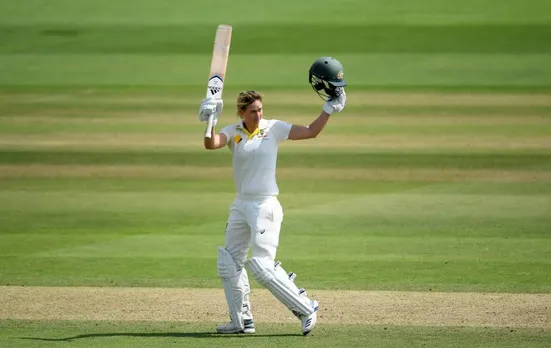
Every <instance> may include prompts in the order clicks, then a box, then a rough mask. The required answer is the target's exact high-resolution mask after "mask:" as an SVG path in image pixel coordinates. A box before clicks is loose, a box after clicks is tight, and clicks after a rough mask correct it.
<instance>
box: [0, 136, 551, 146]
mask: <svg viewBox="0 0 551 348" xmlns="http://www.w3.org/2000/svg"><path fill="white" fill-rule="evenodd" d="M2 146H3V147H10V148H16V147H20V148H27V149H28V148H71V149H79V148H80V149H83V148H84V149H85V148H96V149H109V148H113V149H118V150H120V149H124V148H128V149H140V148H143V149H151V148H171V149H182V150H186V149H194V150H197V149H202V148H203V137H202V135H201V134H200V132H199V133H197V134H195V133H194V134H184V133H182V134H178V133H49V134H25V135H23V134H3V135H2V137H1V138H0V147H2ZM550 148H551V137H550V136H532V137H511V136H506V135H501V136H498V135H484V136H481V135H478V136H471V135H468V134H467V135H450V136H446V135H441V134H438V135H406V134H404V135H393V134H390V135H369V134H367V135H364V134H357V135H348V134H322V135H321V136H320V137H319V138H317V139H314V140H307V141H286V142H283V143H282V144H281V149H282V150H283V149H298V150H300V149H334V150H384V149H388V150H397V149H398V150H399V149H404V150H409V149H415V150H423V149H427V150H435V149H443V150H453V149H456V150H483V149H488V150H507V149H526V150H529V149H550Z"/></svg>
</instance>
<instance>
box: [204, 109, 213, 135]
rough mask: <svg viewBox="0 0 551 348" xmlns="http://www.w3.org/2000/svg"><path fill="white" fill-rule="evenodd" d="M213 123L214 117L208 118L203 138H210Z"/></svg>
mask: <svg viewBox="0 0 551 348" xmlns="http://www.w3.org/2000/svg"><path fill="white" fill-rule="evenodd" d="M213 123H214V115H210V116H209V120H208V122H207V129H206V130H205V138H209V139H210V138H211V137H212V124H213Z"/></svg>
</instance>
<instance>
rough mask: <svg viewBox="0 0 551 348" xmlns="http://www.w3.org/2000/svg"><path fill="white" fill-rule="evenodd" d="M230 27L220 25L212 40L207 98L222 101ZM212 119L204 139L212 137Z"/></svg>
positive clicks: (212, 118)
mask: <svg viewBox="0 0 551 348" xmlns="http://www.w3.org/2000/svg"><path fill="white" fill-rule="evenodd" d="M231 35H232V26H231V25H226V24H220V25H219V26H218V27H217V28H216V35H215V38H214V48H213V50H212V60H211V63H210V73H209V79H208V83H207V98H208V97H212V98H216V99H222V92H223V91H224V80H225V79H226V68H227V67H228V57H229V54H230V44H231ZM213 120H214V117H213V116H210V117H209V120H208V124H207V130H206V131H205V137H207V138H210V137H211V136H212V134H211V132H212V124H213Z"/></svg>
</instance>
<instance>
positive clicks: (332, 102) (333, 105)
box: [323, 88, 346, 115]
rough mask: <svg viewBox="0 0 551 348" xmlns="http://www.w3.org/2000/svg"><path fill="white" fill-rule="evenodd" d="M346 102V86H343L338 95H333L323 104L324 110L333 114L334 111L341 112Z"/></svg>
mask: <svg viewBox="0 0 551 348" xmlns="http://www.w3.org/2000/svg"><path fill="white" fill-rule="evenodd" d="M345 103H346V93H345V92H344V88H342V93H341V95H339V96H338V97H336V98H334V97H332V98H331V99H329V100H328V101H327V103H325V104H324V105H323V111H325V112H326V113H328V114H329V115H331V114H332V113H333V112H341V111H342V109H344V104H345Z"/></svg>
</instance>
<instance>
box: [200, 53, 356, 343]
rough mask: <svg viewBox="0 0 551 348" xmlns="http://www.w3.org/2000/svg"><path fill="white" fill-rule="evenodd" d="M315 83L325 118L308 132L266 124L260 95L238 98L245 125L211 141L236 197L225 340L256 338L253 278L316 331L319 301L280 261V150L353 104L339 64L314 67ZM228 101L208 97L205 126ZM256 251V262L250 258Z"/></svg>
mask: <svg viewBox="0 0 551 348" xmlns="http://www.w3.org/2000/svg"><path fill="white" fill-rule="evenodd" d="M309 79H310V84H311V85H312V87H313V88H314V90H315V91H316V92H317V93H318V94H319V95H320V96H321V97H322V99H323V100H325V101H326V103H325V104H324V105H323V108H322V111H321V114H320V115H319V116H318V117H317V118H316V119H315V120H314V121H313V122H312V123H311V124H310V125H309V126H301V125H295V124H290V123H287V122H284V121H280V120H275V119H265V118H263V109H262V96H261V95H260V94H259V93H258V92H256V91H246V92H241V93H239V96H238V97H237V114H238V116H239V117H240V118H241V120H240V121H239V122H238V123H236V124H232V125H229V126H226V127H224V128H223V129H222V130H221V131H220V133H216V132H215V130H214V126H213V129H212V136H211V137H205V138H204V145H205V148H206V149H209V150H215V149H220V148H222V147H225V146H228V147H229V149H230V151H231V153H232V166H233V176H234V183H235V188H236V190H237V196H236V197H235V200H234V201H233V203H232V204H231V207H230V213H229V217H228V220H227V226H226V235H225V246H224V247H223V248H222V247H218V275H219V276H220V278H221V279H222V283H223V285H224V293H225V295H226V301H227V303H228V308H229V313H230V319H231V321H230V322H229V323H227V324H224V325H220V326H218V327H217V329H216V331H217V332H219V333H254V332H255V325H254V322H253V315H252V312H251V304H250V300H249V293H250V285H249V278H248V274H247V269H248V271H249V272H250V273H251V274H252V275H253V277H254V279H256V281H257V282H258V283H259V284H261V285H262V286H264V287H265V288H267V289H268V290H269V291H270V292H271V293H272V294H273V295H274V296H275V297H276V298H277V299H278V300H279V301H280V302H281V303H283V304H284V305H285V306H286V307H287V308H288V309H289V310H291V311H292V313H293V314H294V315H295V316H296V317H297V318H298V319H300V321H301V323H302V333H303V334H304V335H307V334H308V333H310V331H312V329H313V328H314V326H315V325H316V320H317V315H316V312H317V310H318V302H317V301H315V300H311V299H309V298H308V296H307V294H306V291H305V290H304V289H299V288H298V287H297V286H296V285H295V283H294V278H295V275H294V274H293V273H292V272H291V273H287V272H286V271H285V270H284V269H283V268H282V267H281V263H280V262H276V261H275V256H276V252H277V246H278V243H279V233H280V228H281V223H282V221H283V210H282V207H281V205H280V203H279V201H278V199H277V195H278V193H279V189H278V186H277V183H276V162H277V153H278V146H279V143H280V142H282V141H284V140H286V139H290V140H302V139H312V138H315V137H316V136H317V135H318V134H319V133H320V132H321V131H322V130H323V128H324V127H325V125H326V124H327V121H328V120H329V117H330V115H331V114H333V113H334V112H340V111H342V110H343V108H344V105H345V102H346V94H345V92H344V87H345V86H346V82H345V81H344V80H343V67H342V65H341V64H340V63H339V62H338V61H337V60H336V59H334V58H332V57H322V58H320V59H318V60H316V61H315V62H314V64H312V66H311V67H310V72H309ZM222 107H223V102H222V100H219V99H210V98H207V99H205V100H204V101H203V102H202V103H201V108H200V113H199V119H200V120H201V121H208V119H209V117H210V116H214V121H213V125H216V122H217V119H216V117H217V116H218V114H219V113H220V112H221V111H222ZM249 249H251V251H252V257H251V258H249V259H247V256H248V253H249Z"/></svg>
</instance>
